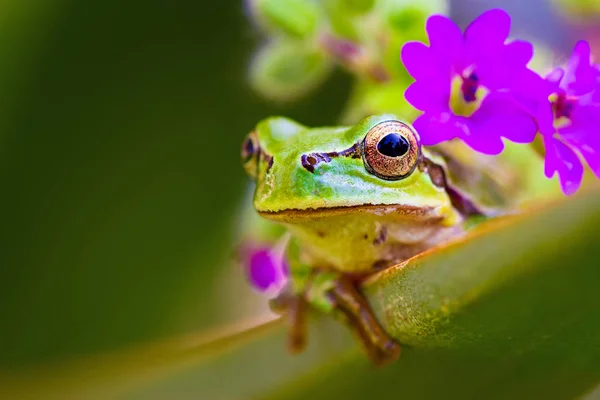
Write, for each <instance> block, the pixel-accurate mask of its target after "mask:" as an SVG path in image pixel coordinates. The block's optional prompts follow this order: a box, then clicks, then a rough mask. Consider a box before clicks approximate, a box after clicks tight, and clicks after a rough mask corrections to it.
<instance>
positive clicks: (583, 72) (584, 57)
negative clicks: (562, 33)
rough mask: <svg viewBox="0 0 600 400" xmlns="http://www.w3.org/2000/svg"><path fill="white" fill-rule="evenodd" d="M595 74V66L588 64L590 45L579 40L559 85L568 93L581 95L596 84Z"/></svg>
mask: <svg viewBox="0 0 600 400" xmlns="http://www.w3.org/2000/svg"><path fill="white" fill-rule="evenodd" d="M596 75H597V71H596V68H594V67H593V66H592V65H590V45H589V44H588V42H586V41H584V40H580V41H579V42H577V44H576V45H575V48H574V49H573V54H571V57H570V58H569V61H568V62H567V66H566V68H565V76H564V78H563V79H562V81H561V85H560V86H561V87H562V88H563V89H565V90H566V91H567V93H569V94H573V95H583V94H586V93H589V92H590V91H592V90H593V88H594V86H595V85H596Z"/></svg>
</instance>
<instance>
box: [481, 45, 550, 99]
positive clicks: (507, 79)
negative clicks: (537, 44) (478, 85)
mask: <svg viewBox="0 0 600 400" xmlns="http://www.w3.org/2000/svg"><path fill="white" fill-rule="evenodd" d="M484 54H485V53H482V52H479V54H478V55H479V57H477V74H478V75H479V77H480V79H481V82H482V84H484V85H485V86H486V87H487V88H489V89H491V90H499V89H507V88H511V87H520V86H522V85H523V80H524V79H525V78H527V75H526V71H527V69H526V68H527V63H529V61H530V60H531V58H532V57H533V45H532V44H531V43H529V42H525V41H520V40H515V41H513V42H511V43H509V44H507V45H505V46H501V47H499V48H498V49H496V50H495V54H492V55H487V56H482V55H484ZM522 75H523V77H522ZM538 79H539V80H541V78H540V77H539V76H538Z"/></svg>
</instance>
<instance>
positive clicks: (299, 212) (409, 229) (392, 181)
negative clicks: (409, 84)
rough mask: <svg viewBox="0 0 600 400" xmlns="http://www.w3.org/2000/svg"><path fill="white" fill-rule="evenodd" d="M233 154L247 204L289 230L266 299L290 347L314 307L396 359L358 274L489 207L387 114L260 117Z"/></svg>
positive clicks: (372, 350) (295, 346)
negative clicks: (248, 193) (354, 118)
mask: <svg viewBox="0 0 600 400" xmlns="http://www.w3.org/2000/svg"><path fill="white" fill-rule="evenodd" d="M241 157H242V163H243V167H244V169H245V171H246V173H247V174H248V175H249V177H250V178H251V179H252V180H253V181H254V193H253V197H252V206H253V208H254V210H255V212H256V213H258V215H259V216H260V217H261V218H263V219H265V220H268V221H270V222H272V223H274V224H277V225H278V226H283V227H284V228H285V230H286V231H287V232H288V233H289V236H290V239H289V242H288V244H287V246H288V249H287V252H286V257H287V262H288V265H289V269H290V276H291V278H290V280H289V283H288V285H287V287H286V288H285V290H283V291H282V292H281V293H279V295H277V296H276V297H274V298H273V299H272V300H271V308H272V309H273V310H274V311H275V312H277V313H280V314H282V315H287V317H288V321H289V322H290V327H289V331H288V338H289V339H288V346H289V348H290V351H291V352H293V353H297V352H300V351H302V349H303V348H304V347H305V346H306V341H307V337H306V336H307V330H306V322H305V321H306V314H307V310H309V309H314V310H317V311H320V312H323V313H325V314H329V315H332V316H334V317H335V318H337V319H339V320H340V321H342V322H343V323H344V324H346V325H347V326H349V327H350V329H351V331H352V333H353V334H354V335H355V337H356V338H357V340H358V342H359V344H360V345H361V347H362V348H363V349H364V350H365V352H366V354H367V356H368V357H369V358H370V359H371V361H372V362H373V363H374V364H375V365H385V364H387V363H390V362H393V361H394V360H396V359H397V358H398V357H399V355H400V344H399V343H398V342H397V341H396V340H395V339H394V338H392V337H390V336H389V335H388V334H387V333H386V331H385V329H384V328H383V327H382V325H381V323H380V322H379V321H378V320H377V318H376V316H375V315H374V313H373V310H372V308H371V307H370V305H369V304H368V301H367V300H366V299H365V297H364V295H363V294H362V292H361V290H360V283H361V282H362V281H363V280H364V279H366V278H367V277H369V276H371V275H372V274H374V273H377V272H379V271H382V270H384V269H386V268H389V267H391V266H393V265H395V264H398V263H401V262H403V261H406V260H409V259H410V258H412V257H414V256H417V255H418V254H421V253H423V252H424V251H426V250H429V249H431V248H433V247H435V246H439V245H441V244H443V243H445V242H448V241H450V240H453V239H454V238H457V237H459V236H460V235H463V234H464V233H465V230H466V228H465V221H467V220H470V219H473V218H488V217H490V215H492V214H493V212H492V211H491V210H490V209H489V208H485V207H481V206H479V205H478V204H477V202H476V201H475V200H474V199H473V198H472V197H470V196H469V195H468V194H467V193H465V191H464V190H461V189H460V187H459V186H458V185H456V184H455V183H453V182H452V181H451V179H450V176H451V174H449V171H448V167H447V159H446V158H444V154H443V152H435V151H433V150H431V149H429V148H425V146H422V145H421V142H420V137H419V134H418V132H417V131H416V130H415V129H414V127H413V126H412V125H411V124H410V123H409V122H407V121H405V120H403V119H401V118H399V117H398V116H396V115H394V114H378V115H371V116H368V117H365V118H363V119H362V120H360V121H358V122H357V123H356V124H354V125H348V126H329V127H327V126H325V127H317V128H314V127H307V126H305V125H303V124H301V123H299V122H297V121H295V120H292V119H290V118H287V117H284V116H273V117H268V118H265V119H263V120H262V121H260V122H259V123H258V124H256V125H255V127H254V128H253V129H251V130H250V133H248V134H247V136H246V138H245V139H244V140H243V143H242V146H241ZM455 164H456V163H455ZM457 165H458V164H457Z"/></svg>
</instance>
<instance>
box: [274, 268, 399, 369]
mask: <svg viewBox="0 0 600 400" xmlns="http://www.w3.org/2000/svg"><path fill="white" fill-rule="evenodd" d="M291 275H292V276H291V278H292V279H291V281H290V286H289V287H288V290H287V291H285V292H284V293H282V294H281V295H280V296H278V297H277V298H275V299H274V300H273V301H272V302H271V306H272V308H273V310H274V311H277V312H282V311H285V314H286V315H287V318H288V321H289V322H290V327H289V339H288V343H289V347H290V351H291V352H293V353H297V352H299V351H301V350H302V349H303V347H304V345H305V343H306V326H305V317H306V316H305V313H306V310H307V309H306V305H310V306H311V307H313V308H314V309H316V310H318V311H321V312H323V313H326V314H329V315H332V316H333V317H334V318H336V319H337V320H339V321H341V322H342V323H344V324H345V325H347V326H349V327H350V329H351V330H352V333H353V334H354V336H355V337H356V338H357V340H358V341H359V343H360V344H361V345H362V347H363V348H364V350H365V351H366V353H367V355H368V356H369V358H370V359H371V360H372V361H373V362H374V363H375V364H376V365H383V364H386V363H388V362H391V361H394V360H396V359H397V358H398V356H399V354H400V346H399V345H398V343H396V342H395V341H394V340H393V339H392V338H391V337H390V336H389V335H388V334H387V333H386V332H385V330H383V328H382V327H381V325H380V324H379V323H378V321H377V319H376V318H375V316H374V314H373V312H372V310H371V307H370V306H369V304H368V303H367V301H366V299H365V298H364V296H363V295H362V294H361V293H360V291H359V290H358V289H357V287H356V286H355V283H354V282H353V281H352V280H351V279H349V278H348V277H347V276H345V275H344V274H342V273H339V272H336V271H331V270H327V269H319V268H308V267H305V268H302V269H295V270H294V269H292V274H291Z"/></svg>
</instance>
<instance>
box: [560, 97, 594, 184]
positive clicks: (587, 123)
mask: <svg viewBox="0 0 600 400" xmlns="http://www.w3.org/2000/svg"><path fill="white" fill-rule="evenodd" d="M598 126H600V105H593V106H580V107H576V108H575V109H574V110H573V119H572V123H571V125H569V126H566V127H563V128H561V129H560V130H559V134H560V137H561V139H562V140H564V141H565V143H567V144H568V145H569V146H571V147H573V148H576V149H577V150H578V151H579V152H580V153H581V155H582V156H583V158H584V159H585V161H586V163H587V164H588V165H589V166H590V169H591V170H592V172H593V173H594V175H596V176H597V177H598V178H600V135H598V133H597V130H598Z"/></svg>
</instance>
